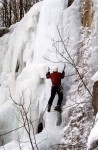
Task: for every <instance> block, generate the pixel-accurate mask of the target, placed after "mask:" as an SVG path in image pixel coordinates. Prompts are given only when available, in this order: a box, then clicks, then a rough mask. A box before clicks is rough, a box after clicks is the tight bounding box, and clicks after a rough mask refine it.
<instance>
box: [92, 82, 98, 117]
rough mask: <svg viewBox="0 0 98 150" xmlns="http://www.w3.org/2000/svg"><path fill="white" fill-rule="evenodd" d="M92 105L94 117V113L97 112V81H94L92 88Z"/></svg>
mask: <svg viewBox="0 0 98 150" xmlns="http://www.w3.org/2000/svg"><path fill="white" fill-rule="evenodd" d="M92 105H93V108H94V114H95V115H96V113H97V112H98V81H96V82H95V83H94V86H93V99H92Z"/></svg>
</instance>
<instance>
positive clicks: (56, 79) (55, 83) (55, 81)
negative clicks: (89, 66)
mask: <svg viewBox="0 0 98 150" xmlns="http://www.w3.org/2000/svg"><path fill="white" fill-rule="evenodd" d="M64 69H65V66H64ZM64 69H63V71H62V73H60V72H58V68H57V67H56V68H54V70H53V72H52V73H50V68H48V73H47V74H46V78H47V79H51V82H52V87H51V96H50V99H49V101H48V109H47V111H48V112H50V110H51V105H52V103H53V99H54V97H55V95H56V93H57V94H58V102H57V106H56V107H55V108H54V110H56V111H61V103H62V100H63V91H62V86H61V79H63V78H64V75H65V71H64Z"/></svg>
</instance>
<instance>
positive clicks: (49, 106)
mask: <svg viewBox="0 0 98 150" xmlns="http://www.w3.org/2000/svg"><path fill="white" fill-rule="evenodd" d="M50 110H51V105H50V104H48V109H47V111H48V112H50Z"/></svg>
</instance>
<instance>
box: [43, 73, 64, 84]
mask: <svg viewBox="0 0 98 150" xmlns="http://www.w3.org/2000/svg"><path fill="white" fill-rule="evenodd" d="M64 75H65V73H64V71H63V72H62V73H60V72H53V73H50V72H48V73H47V74H46V78H47V79H49V78H50V79H51V81H52V86H60V85H61V79H63V78H64Z"/></svg>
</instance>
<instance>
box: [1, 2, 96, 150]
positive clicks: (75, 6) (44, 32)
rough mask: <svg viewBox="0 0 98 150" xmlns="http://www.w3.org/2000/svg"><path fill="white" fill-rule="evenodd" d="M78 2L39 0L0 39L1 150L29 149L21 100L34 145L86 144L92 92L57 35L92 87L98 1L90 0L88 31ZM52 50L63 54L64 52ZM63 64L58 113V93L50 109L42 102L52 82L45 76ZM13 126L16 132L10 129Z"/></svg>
mask: <svg viewBox="0 0 98 150" xmlns="http://www.w3.org/2000/svg"><path fill="white" fill-rule="evenodd" d="M81 3H82V0H74V2H73V3H72V5H71V6H70V7H67V4H68V1H67V0H43V1H40V2H39V3H37V4H35V5H34V6H33V7H32V8H31V9H30V11H29V12H28V13H27V14H26V15H25V16H24V18H23V19H22V20H21V21H20V22H18V23H17V24H15V25H13V26H11V27H10V32H9V33H8V34H6V35H4V36H3V37H2V38H0V145H1V146H2V145H4V146H3V147H0V150H3V149H5V150H8V149H11V150H16V149H17V150H19V149H21V148H22V150H28V149H32V145H31V144H30V142H29V140H30V138H28V135H27V132H26V130H25V129H24V128H23V127H22V126H23V123H24V122H23V118H22V116H21V111H23V109H21V106H20V104H23V106H24V108H25V111H28V110H29V111H28V113H27V117H28V118H29V119H30V120H31V121H32V123H33V128H34V130H33V129H32V128H31V132H30V134H31V138H32V141H33V143H34V146H35V149H39V150H46V149H51V150H53V149H60V147H59V148H58V145H59V144H63V146H64V147H65V148H67V150H69V149H70V146H71V144H72V146H75V148H73V149H75V150H77V149H78V148H79V147H81V148H82V150H84V149H86V143H87V139H88V135H89V133H90V130H91V128H92V124H93V121H92V120H93V113H92V106H91V95H90V94H89V92H88V91H87V89H85V87H84V86H83V83H81V80H80V79H79V76H78V74H77V72H76V69H75V68H74V67H73V66H72V65H71V63H73V62H72V60H71V59H70V57H69V56H68V53H67V52H66V51H65V48H64V45H63V43H62V42H61V38H60V35H61V37H62V39H63V40H64V42H65V45H66V44H67V50H68V52H69V53H70V55H71V57H72V58H73V60H74V63H75V64H76V68H78V70H79V72H80V74H81V75H82V77H83V80H84V82H85V84H86V85H87V87H88V88H89V90H90V92H92V85H93V81H92V80H91V77H92V76H93V75H94V73H95V72H96V71H97V67H96V66H97V62H98V57H97V55H98V54H97V43H98V42H97V36H98V35H97V34H98V32H97V31H98V29H97V28H98V24H97V20H98V19H97V16H98V15H97V14H98V12H97V11H98V7H97V5H96V4H97V3H98V2H97V0H94V6H93V9H94V10H95V13H94V17H93V28H92V30H89V29H88V28H85V29H82V26H81V13H80V5H81ZM58 30H59V31H58ZM88 30H89V32H88ZM59 32H60V35H59ZM92 49H93V50H92ZM56 50H57V51H59V52H60V53H62V57H61V56H60V55H58V54H57V52H56ZM64 57H65V58H64ZM93 62H94V63H93ZM64 63H65V64H66V70H65V72H66V74H65V78H64V79H63V80H62V85H63V90H64V92H63V93H64V97H63V104H62V110H63V112H62V114H60V113H58V112H55V111H54V107H55V106H56V103H57V96H56V97H55V99H54V102H53V106H52V109H51V112H50V113H49V112H47V110H46V107H47V103H48V100H49V97H50V92H51V81H50V80H47V79H46V76H45V75H46V72H47V70H48V67H50V68H51V70H50V71H51V72H52V69H53V68H54V66H58V68H59V71H62V70H63V66H64ZM17 65H19V66H18V67H19V68H18V71H16V66H17ZM97 76H98V74H97ZM94 81H95V80H94ZM19 110H21V111H20V112H19ZM40 122H42V123H43V130H42V132H40V133H38V125H39V123H40ZM12 130H15V131H13V132H10V131H12ZM9 132H10V133H9ZM92 132H93V131H92ZM33 134H34V136H33ZM34 138H35V139H36V140H35V139H34ZM91 139H92V138H91ZM91 139H90V142H91V141H92V140H91ZM19 141H20V142H19ZM36 144H37V146H38V148H37V147H36ZM88 145H90V144H88ZM76 146H77V147H76Z"/></svg>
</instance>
